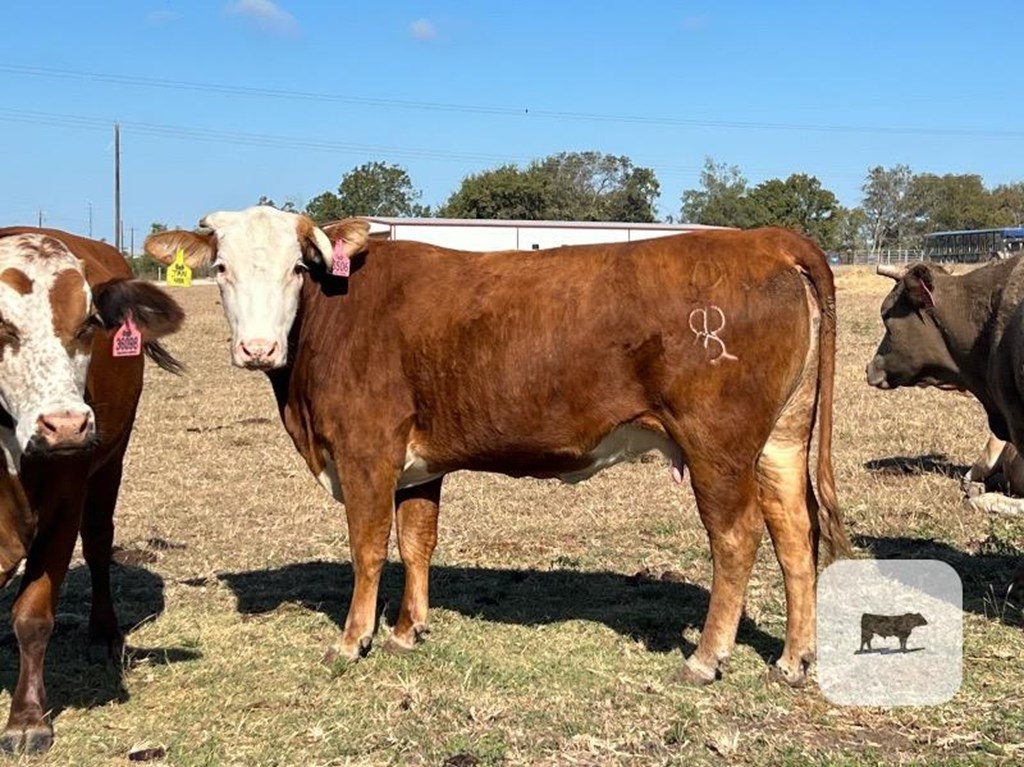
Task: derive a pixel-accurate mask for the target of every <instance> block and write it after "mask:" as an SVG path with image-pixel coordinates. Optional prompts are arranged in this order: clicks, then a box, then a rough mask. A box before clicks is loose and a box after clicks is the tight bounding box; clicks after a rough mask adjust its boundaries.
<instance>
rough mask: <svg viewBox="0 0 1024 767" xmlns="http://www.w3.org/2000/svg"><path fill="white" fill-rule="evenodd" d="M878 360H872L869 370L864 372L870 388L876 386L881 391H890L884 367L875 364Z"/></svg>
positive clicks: (866, 369)
mask: <svg viewBox="0 0 1024 767" xmlns="http://www.w3.org/2000/svg"><path fill="white" fill-rule="evenodd" d="M875 362H876V360H871V362H869V363H868V366H867V368H865V370H864V374H865V376H867V379H868V385H869V386H875V387H877V388H879V389H888V388H889V384H888V382H887V381H886V380H885V373H884V372H882V366H881V365H876V364H875Z"/></svg>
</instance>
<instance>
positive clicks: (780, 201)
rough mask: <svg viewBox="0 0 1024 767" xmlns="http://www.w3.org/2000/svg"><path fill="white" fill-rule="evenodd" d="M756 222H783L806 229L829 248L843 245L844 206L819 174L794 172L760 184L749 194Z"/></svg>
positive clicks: (754, 221)
mask: <svg viewBox="0 0 1024 767" xmlns="http://www.w3.org/2000/svg"><path fill="white" fill-rule="evenodd" d="M747 204H748V205H749V208H750V215H751V216H752V218H753V220H752V222H751V223H752V224H754V225H756V226H783V227H786V228H788V229H795V230H797V231H798V232H803V233H804V234H806V235H807V236H808V237H810V238H811V239H813V240H814V241H815V242H817V243H818V245H819V246H820V247H822V248H824V249H825V250H834V249H836V248H837V247H838V245H839V228H838V226H839V218H840V210H841V207H842V206H840V204H839V200H838V199H836V196H835V195H834V194H833V193H832V192H830V191H829V190H828V189H825V188H824V187H822V185H821V181H819V180H818V179H817V178H816V177H815V176H808V175H807V174H805V173H794V174H792V175H791V176H790V177H789V178H787V179H786V180H785V181H782V180H780V179H777V178H773V179H769V180H768V181H763V182H762V183H760V184H758V185H757V186H756V187H754V189H752V190H751V191H750V192H749V194H748V195H747Z"/></svg>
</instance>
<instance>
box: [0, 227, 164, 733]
mask: <svg viewBox="0 0 1024 767" xmlns="http://www.w3.org/2000/svg"><path fill="white" fill-rule="evenodd" d="M131 277H132V273H131V270H130V269H129V268H128V265H127V264H126V263H125V260H124V259H123V258H122V257H121V256H120V254H118V252H117V251H116V250H114V249H113V248H111V247H110V246H109V245H104V244H102V243H99V242H95V241H93V240H87V239H84V238H82V237H77V236H75V235H71V234H67V233H65V232H58V231H54V230H48V229H26V228H8V229H0V445H2V453H0V461H2V463H3V466H2V470H0V585H3V584H6V582H7V581H8V580H9V579H10V577H11V576H12V575H13V574H14V572H15V570H16V569H17V567H18V565H19V563H20V562H21V561H22V560H23V559H24V560H26V561H25V571H24V575H23V576H22V580H21V587H20V590H19V592H18V596H17V598H16V599H15V601H14V609H13V624H14V634H15V636H16V638H17V640H18V648H19V650H20V655H21V671H20V673H19V675H18V685H17V687H16V689H15V690H14V694H13V696H12V700H11V712H10V717H9V719H8V722H7V727H6V729H5V730H4V732H3V734H2V735H0V748H2V749H3V750H5V751H10V752H21V751H25V752H38V751H42V750H45V749H47V748H48V747H49V746H50V744H51V742H52V740H53V729H52V727H51V725H50V723H49V722H48V721H47V711H48V708H47V702H46V690H45V687H44V685H43V661H44V658H45V654H46V646H47V643H48V641H49V638H50V634H51V632H52V630H53V622H54V611H55V608H56V603H57V595H58V592H59V590H60V586H61V582H62V581H63V579H64V575H65V574H66V572H67V569H68V564H69V562H70V560H71V554H72V552H73V550H74V546H75V540H76V538H77V537H78V535H79V533H81V536H82V550H83V553H84V555H85V559H86V562H87V563H88V565H89V570H90V573H91V576H92V612H91V615H90V618H89V640H90V642H91V643H92V644H94V645H97V646H98V647H100V648H101V649H102V651H103V652H104V653H112V654H115V655H116V656H117V657H119V654H120V647H121V641H122V639H121V631H120V628H119V626H118V622H117V617H116V615H115V614H114V607H113V603H112V600H111V594H110V572H109V571H110V556H111V545H112V541H113V535H114V523H113V513H114V504H115V502H116V500H117V493H118V489H119V487H120V483H121V464H122V460H123V457H124V452H125V449H126V447H127V445H128V438H129V436H130V434H131V429H132V423H133V421H134V418H135V408H136V405H137V404H138V400H139V395H140V393H141V391H142V372H143V366H144V363H143V357H142V352H143V351H145V352H146V353H148V354H149V356H150V357H151V358H152V359H154V360H155V361H156V362H157V363H158V364H159V365H160V366H161V367H163V368H165V369H168V370H172V371H177V370H178V364H177V362H176V361H175V360H174V359H173V358H172V357H171V356H170V355H169V354H168V353H167V352H166V351H165V350H164V349H163V348H162V347H161V346H160V345H159V344H158V343H157V341H156V339H157V338H159V337H160V336H163V335H165V334H167V333H171V332H173V331H174V330H176V329H177V328H178V326H179V325H180V324H181V321H182V319H183V313H182V311H181V309H180V308H179V307H178V305H177V304H176V303H175V302H174V301H173V300H172V299H171V298H170V297H169V296H167V295H166V294H165V293H164V292H163V291H161V290H160V289H158V288H156V287H153V286H152V285H149V284H147V283H144V282H140V281H137V280H133V279H131ZM115 340H116V341H120V345H119V346H118V349H117V350H116V351H115V349H114V343H115ZM115 355H116V356H115Z"/></svg>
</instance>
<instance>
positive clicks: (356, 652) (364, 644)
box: [320, 637, 373, 666]
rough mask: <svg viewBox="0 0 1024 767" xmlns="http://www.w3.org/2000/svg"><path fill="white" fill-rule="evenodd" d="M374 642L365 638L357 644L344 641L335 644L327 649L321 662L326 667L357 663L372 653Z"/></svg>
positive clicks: (371, 638)
mask: <svg viewBox="0 0 1024 767" xmlns="http://www.w3.org/2000/svg"><path fill="white" fill-rule="evenodd" d="M372 642H373V637H363V638H362V639H360V640H359V641H358V642H356V643H355V644H351V643H349V642H345V641H344V640H342V641H340V642H335V643H334V644H332V645H331V646H330V647H328V648H327V651H326V652H325V653H324V657H323V658H322V659H321V661H320V662H321V663H323V664H324V665H325V666H334V665H336V664H338V663H355V662H356V661H357V660H359V659H360V658H363V657H365V656H366V654H367V653H368V652H370V644H371V643H372Z"/></svg>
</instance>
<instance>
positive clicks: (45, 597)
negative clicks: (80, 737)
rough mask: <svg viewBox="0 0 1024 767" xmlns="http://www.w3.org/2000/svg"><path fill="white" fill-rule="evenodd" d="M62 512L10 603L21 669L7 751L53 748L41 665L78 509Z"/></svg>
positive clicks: (38, 544) (1, 740) (41, 539)
mask: <svg viewBox="0 0 1024 767" xmlns="http://www.w3.org/2000/svg"><path fill="white" fill-rule="evenodd" d="M66 512H67V513H65V514H64V515H59V516H58V518H57V520H56V521H55V522H54V523H53V524H52V525H51V526H49V528H48V529H46V530H42V531H40V533H39V535H38V536H37V537H36V540H35V541H34V543H33V544H32V549H31V551H30V552H29V557H28V562H27V563H26V566H25V575H24V578H23V580H22V584H21V591H20V593H19V594H18V598H17V599H16V600H15V601H14V608H13V610H12V613H13V624H14V635H15V637H17V640H18V651H19V654H20V663H21V668H20V671H19V673H18V686H17V687H16V688H15V690H14V695H13V696H12V698H11V713H10V716H9V717H8V719H7V727H6V728H5V730H4V733H3V735H2V736H0V749H2V750H3V751H6V752H8V753H21V752H24V753H27V754H33V753H40V752H43V751H46V750H47V749H49V748H50V746H51V745H52V744H53V727H52V726H51V725H50V723H49V722H48V721H47V718H46V710H47V709H46V688H45V687H44V685H43V662H44V660H45V657H46V647H47V644H49V641H50V635H51V634H52V633H53V616H54V612H55V609H56V606H57V595H58V594H59V592H60V585H61V583H62V582H63V581H64V576H65V575H66V574H67V571H68V563H69V562H70V561H71V553H72V551H74V548H75V538H76V537H77V536H78V525H79V520H80V512H81V509H80V508H79V509H77V510H66Z"/></svg>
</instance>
